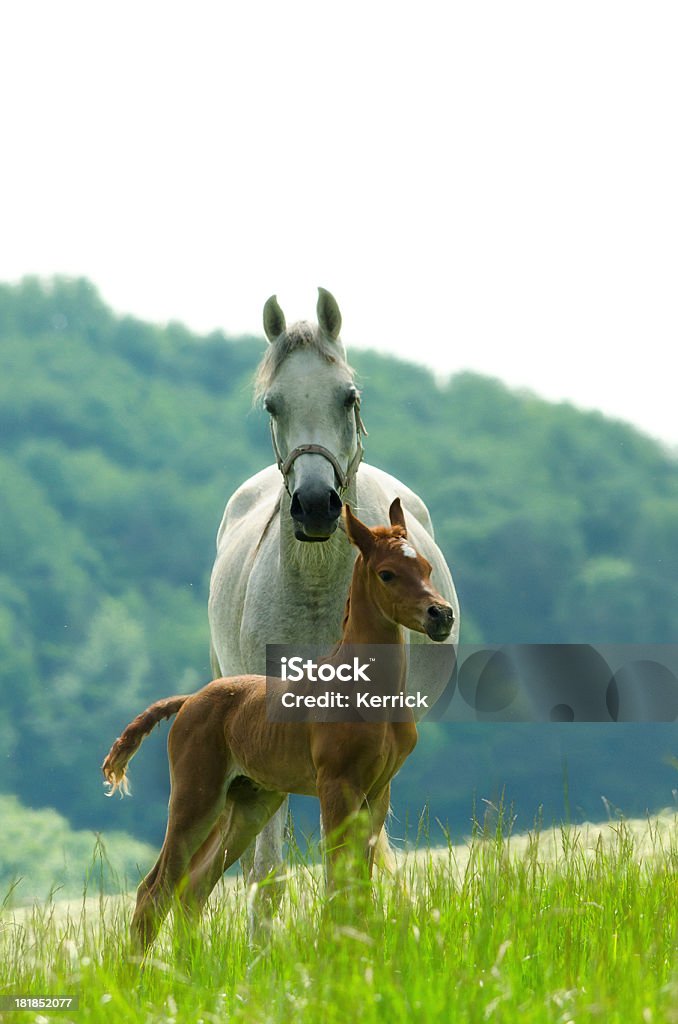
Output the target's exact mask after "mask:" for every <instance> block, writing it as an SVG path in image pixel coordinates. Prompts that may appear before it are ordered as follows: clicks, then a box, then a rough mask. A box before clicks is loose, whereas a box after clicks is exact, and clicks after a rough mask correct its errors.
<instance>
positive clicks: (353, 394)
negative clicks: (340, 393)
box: [344, 391, 358, 409]
mask: <svg viewBox="0 0 678 1024" xmlns="http://www.w3.org/2000/svg"><path fill="white" fill-rule="evenodd" d="M357 401H358V392H357V391H349V392H348V394H347V395H346V398H345V399H344V406H345V407H346V408H347V409H352V408H353V406H354V405H355V403H356V402H357Z"/></svg>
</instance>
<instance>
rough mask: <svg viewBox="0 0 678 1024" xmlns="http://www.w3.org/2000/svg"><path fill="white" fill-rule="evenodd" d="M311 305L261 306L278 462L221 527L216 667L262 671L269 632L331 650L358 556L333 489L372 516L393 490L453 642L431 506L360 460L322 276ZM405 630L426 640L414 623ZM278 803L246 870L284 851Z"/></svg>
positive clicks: (385, 506)
mask: <svg viewBox="0 0 678 1024" xmlns="http://www.w3.org/2000/svg"><path fill="white" fill-rule="evenodd" d="M317 315H318V325H317V326H316V325H313V324H310V323H307V322H305V321H302V322H299V323H295V324H293V325H291V326H290V327H287V326H286V323H285V317H284V315H283V312H282V310H281V309H280V306H279V305H278V302H277V299H276V297H275V296H271V298H270V299H269V300H268V302H267V303H266V305H265V307H264V329H265V332H266V337H267V338H268V340H269V342H270V347H269V348H268V349H267V351H266V354H265V356H264V359H263V361H262V363H261V365H260V367H259V370H258V374H257V379H256V389H255V393H256V397H257V398H259V399H262V400H263V404H264V407H265V408H266V410H267V411H268V413H269V415H270V417H271V436H272V440H273V449H274V452H275V455H276V458H277V466H276V465H272V466H269V467H268V468H267V469H264V470H262V471H261V472H260V473H257V474H256V475H255V476H253V477H251V478H250V479H249V480H247V481H246V482H245V483H244V484H243V485H242V486H241V487H240V488H238V490H237V491H236V492H235V494H234V495H233V496H232V497H231V499H230V501H229V502H228V504H227V506H226V511H225V512H224V516H223V519H222V522H221V526H220V528H219V532H218V535H217V558H216V561H215V563H214V568H213V570H212V579H211V584H210V596H209V623H210V631H211V646H212V652H211V655H212V670H213V673H214V677H215V678H218V677H219V676H237V675H241V674H246V673H261V674H265V672H266V644H282V643H284V644H302V643H312V644H318V645H320V646H321V647H326V648H327V650H328V651H329V650H330V648H331V647H333V645H335V644H336V643H338V641H339V639H340V637H341V629H342V619H343V612H344V603H345V598H346V593H347V592H348V588H349V585H350V581H351V574H352V571H353V562H354V560H355V548H353V547H352V545H351V544H350V543H349V541H348V539H347V537H346V535H345V534H344V533H343V532H342V531H339V530H337V525H338V524H339V520H340V513H341V507H342V499H345V500H346V501H347V502H348V503H349V505H350V506H351V508H352V509H354V510H355V512H356V514H357V515H358V516H359V517H360V518H361V519H362V520H363V522H365V523H366V524H368V525H370V526H376V525H377V524H379V523H384V522H386V521H387V520H388V511H389V507H390V505H391V503H392V501H393V500H394V498H396V497H400V500H401V503H402V506H403V508H404V510H405V513H406V518H407V529H408V534H409V536H410V538H411V540H412V544H413V546H414V547H415V548H416V549H417V551H419V552H420V553H421V554H422V555H423V556H424V557H425V558H426V559H428V561H429V562H430V563H431V564H432V566H433V583H434V585H435V586H436V588H437V589H438V591H439V592H440V593H441V594H442V596H443V597H444V598H445V599H446V600H447V601H448V602H449V603H450V605H451V606H452V608H453V611H454V616H455V622H454V627H453V630H452V632H451V634H450V636H449V638H448V640H447V643H450V644H455V645H456V644H457V642H458V638H459V605H458V601H457V595H456V593H455V589H454V584H453V583H452V577H451V574H450V571H449V569H448V567H447V564H446V563H445V559H444V558H443V555H442V553H441V551H440V549H439V548H438V547H437V545H436V544H435V541H434V539H433V527H432V524H431V517H430V515H429V513H428V509H427V508H426V506H425V505H424V503H423V501H422V500H421V498H419V497H418V496H417V495H416V494H414V493H413V492H412V491H411V490H410V489H409V488H408V487H406V486H405V485H404V484H402V483H401V482H400V481H399V480H396V479H395V477H392V476H390V475H389V474H388V473H384V472H383V471H382V470H380V469H377V468H376V467H375V466H370V465H368V464H367V463H364V462H362V463H361V460H362V454H363V449H362V441H361V434H364V433H365V429H364V427H363V424H362V420H361V416H360V393H359V391H358V388H357V386H356V384H355V381H354V373H353V371H352V370H351V368H350V366H349V365H348V364H347V362H346V353H345V350H344V347H343V344H342V343H341V341H340V339H339V332H340V328H341V314H340V312H339V307H338V306H337V303H336V301H335V299H334V298H333V296H332V295H331V294H330V293H329V292H327V291H326V290H325V289H323V288H320V289H319V298H318V305H317ZM281 474H282V475H281ZM432 614H434V613H432ZM408 642H409V643H417V642H430V641H428V640H427V638H426V637H425V636H422V635H421V634H417V633H411V634H410V635H409V638H408ZM409 686H410V687H411V689H412V690H416V689H417V688H421V689H424V686H425V680H421V681H420V683H419V684H418V682H417V679H416V678H412V675H411V676H410V682H409ZM286 814H287V801H285V804H284V805H283V806H282V807H281V808H280V810H279V811H278V812H277V813H276V815H275V816H274V817H273V818H272V819H271V821H270V822H269V824H268V825H267V826H266V827H265V829H264V830H263V831H262V832H261V833H260V835H259V836H258V837H257V841H256V849H255V853H254V861H253V865H252V869H251V871H250V881H260V880H261V879H263V878H265V877H266V876H267V875H268V874H269V872H270V871H272V870H273V869H275V868H276V867H278V865H279V864H280V863H281V861H282V846H283V835H284V825H285V819H286ZM379 847H380V849H379V851H378V854H379V855H380V859H381V860H382V861H385V860H388V855H389V853H390V848H389V846H388V841H387V840H386V839H385V836H384V835H383V834H382V837H381V841H380V843H379Z"/></svg>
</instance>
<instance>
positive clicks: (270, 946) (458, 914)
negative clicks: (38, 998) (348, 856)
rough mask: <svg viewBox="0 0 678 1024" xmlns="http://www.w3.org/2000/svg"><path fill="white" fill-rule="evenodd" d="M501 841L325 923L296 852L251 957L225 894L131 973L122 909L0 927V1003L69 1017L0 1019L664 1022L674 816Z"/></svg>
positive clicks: (240, 904) (469, 850)
mask: <svg viewBox="0 0 678 1024" xmlns="http://www.w3.org/2000/svg"><path fill="white" fill-rule="evenodd" d="M509 833H510V829H509V828H508V827H507V825H506V823H505V821H502V815H501V814H500V815H499V821H498V824H497V827H496V829H493V830H492V831H491V832H488V830H486V831H485V832H484V833H482V832H478V834H476V835H475V836H474V837H473V838H472V839H471V840H470V841H469V842H468V843H467V844H464V845H463V846H461V847H455V846H452V845H448V846H447V847H446V848H442V849H441V848H437V849H433V848H431V849H428V848H427V849H421V848H420V849H418V850H417V852H416V853H414V854H410V855H409V856H407V857H405V858H402V861H403V862H402V866H401V869H400V871H399V873H398V876H397V878H396V879H395V880H393V879H388V878H386V879H385V878H381V879H377V880H376V883H375V885H374V891H373V894H371V893H366V892H365V891H356V892H354V893H353V895H352V900H353V909H352V913H351V914H350V915H349V918H348V919H347V920H346V922H345V923H343V924H341V925H340V924H337V923H336V921H333V920H332V919H331V917H330V916H328V914H327V913H326V912H325V910H324V907H325V904H324V900H323V898H322V886H321V884H320V881H319V873H318V871H317V869H316V868H314V867H313V866H312V865H310V864H309V863H306V862H304V861H303V859H302V858H300V857H299V855H298V853H297V854H295V856H294V857H293V861H295V862H296V863H293V864H292V867H291V868H290V871H289V876H288V883H287V888H286V895H285V898H284V902H283V909H282V916H281V919H280V921H279V922H278V923H277V924H276V925H275V927H274V928H273V930H272V933H271V934H270V937H269V939H268V940H267V942H266V943H265V944H263V945H262V946H261V947H260V948H259V949H256V950H253V949H251V948H250V947H249V945H248V942H247V930H246V916H247V914H246V900H247V894H246V892H245V890H244V888H243V886H242V884H241V883H240V882H239V880H237V879H231V880H227V881H226V884H224V886H223V887H222V888H221V889H220V891H219V893H218V895H217V897H216V898H215V899H214V900H213V902H212V903H211V904H210V907H209V908H208V910H207V911H206V913H205V915H204V918H203V921H202V924H201V927H200V928H199V929H197V930H195V931H194V932H193V933H191V935H190V936H189V937H188V938H187V937H186V936H184V937H183V938H182V937H181V936H180V935H179V934H178V932H175V930H174V929H173V928H172V926H171V925H170V924H168V925H167V926H166V927H165V928H163V931H162V932H161V934H160V937H159V939H158V941H157V943H156V944H155V946H154V948H153V952H152V956H151V959H150V960H149V962H148V963H147V965H146V967H145V969H144V971H143V973H140V969H139V964H138V962H136V961H135V960H134V959H133V958H131V957H130V955H129V949H128V935H129V919H130V916H131V910H132V907H133V902H132V901H131V900H130V899H127V898H115V897H111V896H103V895H102V896H101V897H99V898H91V897H90V898H87V899H83V901H82V903H81V904H80V905H77V904H67V905H60V904H57V903H48V904H43V905H39V906H36V907H34V908H33V909H32V910H30V911H27V910H23V911H14V912H13V913H6V914H5V916H4V917H3V918H2V919H0V971H1V972H2V974H1V976H0V988H1V989H2V991H3V992H10V993H17V992H24V993H33V994H71V995H75V994H77V995H79V997H80V1010H79V1011H78V1012H77V1013H71V1014H69V1013H61V1014H54V1015H52V1016H50V1015H49V1013H44V1012H43V1014H42V1016H41V1017H38V1016H36V1014H35V1012H32V1013H27V1012H25V1013H21V1014H18V1013H16V1014H10V1013H7V1014H5V1015H4V1018H3V1019H4V1020H7V1021H10V1020H14V1019H16V1020H21V1021H24V1022H26V1021H29V1020H38V1021H40V1020H42V1021H45V1020H50V1019H54V1020H59V1021H61V1022H65V1021H67V1020H75V1021H79V1022H82V1021H93V1022H94V1021H118V1020H121V1021H139V1022H142V1021H143V1022H145V1024H151V1022H155V1021H167V1022H175V1021H176V1022H179V1024H184V1022H186V1024H188V1022H199V1021H204V1022H206V1024H208V1022H216V1021H242V1022H247V1024H251V1022H264V1021H265V1022H277V1021H281V1022H283V1021H284V1022H285V1024H291V1022H297V1021H301V1022H307V1021H313V1022H315V1021H317V1022H334V1021H337V1022H339V1021H341V1022H342V1024H346V1022H349V1024H351V1022H353V1021H355V1022H356V1024H358V1021H360V1022H361V1024H362V1022H370V1021H388V1022H393V1024H397V1022H401V1021H402V1022H411V1021H427V1022H428V1021H445V1022H448V1021H454V1022H459V1024H463V1022H466V1021H500V1022H514V1021H516V1022H517V1021H520V1022H521V1024H530V1022H533V1021H539V1022H543V1021H553V1022H559V1024H567V1022H568V1021H573V1022H574V1021H576V1022H577V1024H580V1022H583V1021H597V1022H598V1021H599V1022H604V1024H610V1022H619V1024H622V1022H623V1024H630V1022H634V1021H638V1022H641V1024H643V1022H645V1024H657V1022H678V958H677V950H676V944H677V939H678V929H677V910H678V819H677V818H676V817H675V816H669V815H667V816H665V817H663V818H658V819H652V820H650V821H648V822H645V823H642V822H641V823H631V822H628V823H625V822H623V821H619V822H612V823H609V824H608V825H606V826H602V827H596V828H593V827H584V826H580V827H568V828H563V829H560V830H555V831H551V830H544V831H539V830H536V831H535V832H533V833H531V834H529V835H527V836H516V837H512V836H510V834H509ZM420 845H421V844H420Z"/></svg>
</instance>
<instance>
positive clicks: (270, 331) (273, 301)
mask: <svg viewBox="0 0 678 1024" xmlns="http://www.w3.org/2000/svg"><path fill="white" fill-rule="evenodd" d="M286 326H287V324H286V323H285V314H284V313H283V311H282V309H281V308H280V306H279V305H278V298H277V296H276V295H271V297H270V299H268V300H267V302H266V305H265V306H264V330H265V332H266V337H267V338H268V340H269V341H275V339H276V338H279V337H280V335H281V334H282V332H283V331H284V330H285V328H286Z"/></svg>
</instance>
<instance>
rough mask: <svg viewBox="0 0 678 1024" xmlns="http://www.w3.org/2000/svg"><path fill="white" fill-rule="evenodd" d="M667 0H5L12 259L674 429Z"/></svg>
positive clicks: (215, 317)
mask: <svg viewBox="0 0 678 1024" xmlns="http://www.w3.org/2000/svg"><path fill="white" fill-rule="evenodd" d="M677 54H678V5H676V4H675V2H673V0H672V2H660V0H659V2H647V0H643V2H632V3H629V2H624V0H615V2H608V0H585V2H581V0H568V2H557V3H556V2H552V0H537V2H524V0H511V2H507V0H501V2H495V0H482V2H481V0H476V2H470V0H468V2H466V3H459V2H451V0H447V2H442V0H441V2H435V3H433V2H429V0H417V3H416V4H415V3H413V2H411V3H409V4H407V5H405V4H403V3H400V2H395V0H390V2H388V3H386V2H383V0H360V2H355V0H343V2H342V3H338V2H335V3H332V4H330V3H327V2H323V0H312V2H311V0H309V2H306V0H276V2H271V0H266V2H256V0H250V2H243V3H238V4H235V3H229V2H228V0H219V2H205V0H192V2H191V3H190V4H189V3H181V4H179V3H173V2H170V0H164V2H162V3H156V2H144V0H134V2H129V0H116V2H115V3H106V4H103V3H101V2H100V0H60V2H59V3H54V2H53V0H45V2H36V0H13V2H12V0H8V2H7V3H5V4H3V6H2V13H1V14H0V96H1V97H2V100H1V103H2V116H1V118H0V142H1V146H0V279H2V280H10V281H11V280H16V279H18V278H19V277H21V276H22V275H23V274H25V273H39V274H42V275H52V274H54V273H65V274H71V275H76V274H77V275H85V276H87V277H89V278H90V279H91V280H92V281H94V283H95V284H96V285H97V286H98V288H99V289H100V291H101V292H102V295H103V297H104V299H105V300H106V301H108V302H109V303H110V304H111V305H112V306H113V307H114V308H115V309H117V310H120V311H125V312H131V313H134V314H136V315H137V316H141V317H144V318H148V319H153V320H158V321H164V320H168V319H179V320H183V321H184V322H185V323H186V324H187V325H188V326H190V327H192V328H194V329H198V330H210V329H212V328H215V327H221V328H223V329H224V330H226V331H227V332H229V333H233V334H236V333H240V332H256V333H261V326H260V324H261V309H262V306H263V303H264V301H265V299H266V298H267V297H268V295H270V294H271V293H272V292H277V294H278V297H279V300H280V302H281V304H282V305H283V308H284V309H285V311H286V313H287V316H288V321H289V320H293V319H296V318H300V317H305V318H309V319H311V318H313V317H314V315H315V314H314V310H315V301H316V291H315V289H316V286H317V285H318V284H322V285H323V286H324V287H326V288H329V289H330V290H331V291H332V292H333V293H334V294H335V296H336V297H337V299H338V301H339V304H340V306H341V309H342V313H343V316H344V331H343V337H344V340H345V342H346V344H347V346H349V348H352V347H353V348H355V347H358V346H366V345H370V346H373V347H375V348H378V349H382V350H389V351H391V352H393V353H396V354H398V355H400V356H402V357H404V358H408V359H412V360H416V361H419V362H423V363H426V364H428V365H429V366H431V367H433V368H435V369H436V370H437V371H439V372H441V373H446V372H453V371H455V370H459V369H463V368H466V369H474V370H477V371H480V372H483V373H488V374H492V375H494V376H498V377H501V378H503V379H504V380H506V381H507V382H508V383H510V384H512V385H521V386H527V387H530V388H532V389H533V390H535V391H537V392H538V393H540V394H542V395H544V396H546V397H548V398H553V399H558V398H568V399H570V400H573V401H574V402H576V403H577V404H578V405H581V406H584V407H595V408H600V409H602V410H603V411H605V412H607V413H609V414H613V415H616V416H620V417H622V418H624V419H628V420H631V421H632V422H634V423H636V424H638V425H640V426H641V427H642V428H643V429H644V430H646V431H647V432H649V433H651V434H654V435H656V436H659V437H662V438H664V439H666V440H668V441H669V442H671V443H672V444H678V415H677V413H676V401H675V396H674V390H675V376H676V374H675V369H676V362H677V360H676V356H675V351H676V341H677V339H678V304H677V301H676V299H677V284H678V118H677V108H678V58H677V56H676V55H677Z"/></svg>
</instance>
